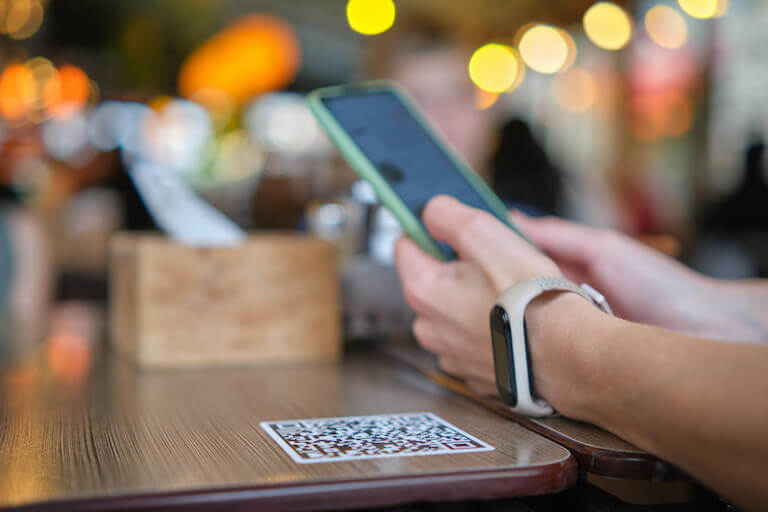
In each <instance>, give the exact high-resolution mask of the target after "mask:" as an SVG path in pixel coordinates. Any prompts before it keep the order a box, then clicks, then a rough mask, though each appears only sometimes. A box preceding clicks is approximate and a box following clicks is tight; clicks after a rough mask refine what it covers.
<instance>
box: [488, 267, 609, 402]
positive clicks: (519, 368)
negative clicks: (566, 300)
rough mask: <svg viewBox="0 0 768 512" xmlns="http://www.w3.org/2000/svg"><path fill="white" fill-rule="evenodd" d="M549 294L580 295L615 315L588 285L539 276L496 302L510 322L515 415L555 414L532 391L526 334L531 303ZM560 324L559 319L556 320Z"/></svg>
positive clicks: (559, 278) (505, 292)
mask: <svg viewBox="0 0 768 512" xmlns="http://www.w3.org/2000/svg"><path fill="white" fill-rule="evenodd" d="M548 291H566V292H573V293H577V294H578V295H580V296H582V297H583V298H585V299H586V300H588V301H590V302H591V303H593V304H594V305H595V306H597V307H598V308H600V309H601V310H602V311H604V312H606V313H608V314H613V313H612V311H611V308H610V306H609V305H608V303H607V301H606V300H605V297H603V296H602V295H601V294H600V293H599V292H598V291H597V290H595V289H594V288H592V287H591V286H589V285H587V284H582V285H581V286H578V285H576V284H575V283H573V282H571V281H568V280H567V279H564V278H562V277H537V278H533V279H526V280H523V281H519V282H517V283H515V284H514V285H512V286H510V287H509V288H507V289H506V290H505V291H504V292H503V293H502V294H501V295H500V296H499V298H498V300H497V301H496V305H497V306H500V307H502V308H504V310H505V311H506V312H507V316H508V319H509V328H510V330H511V333H510V334H511V338H512V357H513V360H514V378H515V382H516V386H515V387H516V394H517V404H516V405H515V406H514V407H512V409H513V410H514V411H515V412H518V413H520V414H525V415H527V416H550V415H552V414H555V410H554V409H553V408H552V406H551V405H549V403H547V401H546V400H544V399H542V398H538V397H534V396H533V394H532V392H531V381H532V378H531V373H530V369H529V368H528V357H527V353H528V350H527V343H528V341H527V339H526V332H525V310H526V309H527V308H528V304H529V303H530V302H531V301H532V300H533V299H535V298H536V297H538V296H539V295H541V294H542V293H545V292H548ZM553 320H554V321H558V320H557V319H553Z"/></svg>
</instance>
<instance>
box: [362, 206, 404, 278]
mask: <svg viewBox="0 0 768 512" xmlns="http://www.w3.org/2000/svg"><path fill="white" fill-rule="evenodd" d="M402 234H403V229H402V228H401V227H400V223H399V222H398V221H397V219H396V218H395V216H394V215H392V213H391V212H390V211H389V210H388V209H386V208H384V207H383V206H378V207H376V211H375V213H374V215H373V224H372V226H371V236H370V238H369V240H368V253H369V254H370V255H371V259H373V260H374V261H376V262H377V263H379V264H381V265H388V266H392V265H394V263H395V242H397V239H398V238H400V235H402Z"/></svg>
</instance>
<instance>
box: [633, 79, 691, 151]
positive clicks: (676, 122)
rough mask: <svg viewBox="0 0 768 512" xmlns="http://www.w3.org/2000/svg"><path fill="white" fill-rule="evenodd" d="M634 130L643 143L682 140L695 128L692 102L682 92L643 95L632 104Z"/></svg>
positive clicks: (635, 98) (637, 97)
mask: <svg viewBox="0 0 768 512" xmlns="http://www.w3.org/2000/svg"><path fill="white" fill-rule="evenodd" d="M629 113H630V129H631V130H632V133H633V134H634V135H635V137H637V138H638V139H639V140H643V141H647V142H651V141H655V140H658V139H660V138H662V137H681V136H683V135H685V134H686V133H688V132H689V131H690V130H691V127H692V126H693V120H694V115H693V106H692V105H691V100H690V99H689V98H688V97H687V96H686V95H685V94H683V93H682V92H680V91H675V90H673V91H669V92H665V93H657V94H640V95H637V96H635V97H634V98H632V100H630V103H629Z"/></svg>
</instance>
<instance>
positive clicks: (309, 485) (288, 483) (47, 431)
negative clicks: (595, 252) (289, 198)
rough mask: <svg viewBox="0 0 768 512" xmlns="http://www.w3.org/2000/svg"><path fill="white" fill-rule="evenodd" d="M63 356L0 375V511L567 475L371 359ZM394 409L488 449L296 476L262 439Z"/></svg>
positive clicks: (343, 497) (152, 506) (366, 497)
mask: <svg viewBox="0 0 768 512" xmlns="http://www.w3.org/2000/svg"><path fill="white" fill-rule="evenodd" d="M73 346H74V345H73ZM59 350H60V349H56V350H53V349H51V347H41V348H40V350H38V351H36V352H34V353H30V352H29V351H26V352H24V353H25V354H27V355H26V357H25V358H23V360H21V361H19V362H12V361H3V362H2V363H0V366H3V369H2V373H0V385H1V387H0V461H2V464H0V508H1V509H5V508H14V507H22V508H34V509H39V508H43V509H49V510H96V509H103V508H109V509H111V510H113V509H115V510H124V509H142V510H167V509H183V510H198V509H213V510H218V509H220V508H222V507H223V506H225V505H226V507H227V509H235V510H237V509H241V510H245V509H251V510H253V509H258V510H268V509H319V508H326V509H337V508H343V507H361V506H374V505H385V504H396V503H403V502H410V501H420V500H443V501H444V500H453V499H471V498H472V499H473V498H489V497H500V496H520V495H531V494H541V493H548V492H554V491H558V490H561V489H564V488H566V487H567V486H569V485H571V484H572V483H573V482H574V481H575V478H576V464H575V461H574V459H573V458H572V456H571V455H570V453H569V452H568V451H567V450H566V449H564V448H563V447H561V446H559V445H558V444H556V443H553V442H551V441H549V440H547V439H545V438H543V437H541V436H539V435H538V434H535V433H533V432H531V431H530V430H528V429H525V428H523V427H521V426H520V425H517V424H515V423H513V422H510V421H509V420H508V419H506V418H503V417H501V416H499V415H496V414H493V413H491V412H489V411H487V410H485V409H483V408H482V407H480V406H478V405H476V404H473V403H472V402H471V401H469V400H466V399H465V398H462V397H460V396H457V395H455V394H454V393H451V392H450V391H448V390H445V389H443V388H441V387H440V386H438V385H436V384H434V383H432V382H430V381H429V380H427V379H424V378H423V376H422V375H420V374H419V373H418V372H415V371H413V370H411V369H408V368H406V367H404V366H403V365H398V364H394V363H393V362H392V361H391V360H389V359H388V358H386V357H381V355H380V354H370V353H368V352H363V353H353V354H351V355H348V356H347V357H345V359H344V361H343V363H341V364H322V365H312V366H303V367H296V366H294V367H274V368H270V369H266V368H262V369H246V368H241V369H219V370H204V371H175V372H171V371H169V372H164V373H158V372H153V373H141V372H138V371H136V369H135V367H134V366H133V365H132V364H130V363H128V362H126V361H124V360H122V359H120V358H117V357H114V356H112V355H111V354H108V353H107V354H100V351H99V350H98V349H89V350H90V351H89V352H82V347H81V348H80V349H78V350H80V351H77V350H75V351H70V352H66V351H65V354H64V355H62V354H61V353H59V352H58V351H59ZM67 350H69V349H67ZM30 354H31V355H30ZM62 357H64V358H67V357H69V358H70V360H69V362H70V363H73V364H74V365H75V366H74V367H78V368H81V369H82V368H83V365H86V366H87V368H86V369H87V371H85V372H82V373H76V372H72V371H71V368H73V366H72V364H70V365H69V366H66V365H62V364H61V358H62ZM77 365H80V366H77ZM404 412H432V413H434V414H437V415H438V416H440V417H442V418H444V419H445V420H447V421H449V422H451V423H453V424H455V425H456V426H458V427H459V428H461V429H464V430H465V431H467V432H468V433H470V434H472V435H474V436H476V437H478V438H480V439H481V440H483V441H485V442H487V443H489V444H490V445H492V446H494V447H495V448H496V449H495V450H493V451H487V452H476V453H464V454H458V455H453V454H451V455H434V456H416V457H398V458H385V459H372V460H370V459H369V460H355V461H346V462H333V463H316V464H297V463H295V462H293V461H292V460H291V459H290V458H289V457H288V456H287V455H286V454H285V453H284V452H283V451H282V449H281V448H280V447H278V446H277V445H276V444H275V442H274V441H273V440H271V439H270V438H269V437H268V436H267V435H266V434H265V433H264V432H263V431H262V430H261V429H260V428H259V422H261V421H265V420H285V419H299V418H312V417H329V416H345V415H364V414H378V413H404Z"/></svg>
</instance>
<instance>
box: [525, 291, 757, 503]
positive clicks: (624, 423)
mask: <svg viewBox="0 0 768 512" xmlns="http://www.w3.org/2000/svg"><path fill="white" fill-rule="evenodd" d="M563 297H564V296H563ZM575 298H576V299H578V297H575ZM558 301H559V303H558ZM582 302H583V304H581V305H577V304H576V303H575V302H574V300H573V299H568V300H567V301H566V299H563V298H557V299H555V300H552V301H551V303H552V305H553V307H551V308H550V309H549V313H548V314H546V316H548V317H549V318H558V321H557V322H551V321H550V322H548V323H546V318H544V317H545V313H544V312H545V311H546V310H547V308H541V314H539V317H538V318H535V317H534V318H531V320H532V325H531V327H532V328H533V329H534V333H533V334H532V340H533V344H534V345H536V344H537V343H536V340H537V339H540V340H542V343H541V346H540V347H539V349H537V350H535V351H533V354H532V357H533V359H534V360H533V364H534V375H536V366H537V364H538V365H540V366H542V368H541V370H542V371H543V373H545V374H548V373H550V372H551V371H552V370H553V369H555V370H556V371H557V372H559V373H555V374H550V375H544V377H543V378H542V379H541V380H540V379H539V378H538V377H537V381H536V384H537V386H540V391H541V393H542V394H543V395H544V396H545V397H546V398H549V399H550V400H551V401H552V403H553V405H554V406H555V407H557V408H558V409H559V410H560V411H561V412H563V413H564V414H566V415H568V416H572V417H575V418H578V419H583V420H586V421H590V422H593V423H596V424H598V425H600V426H602V427H604V428H606V429H607V430H609V431H611V432H614V433H615V434H617V435H619V436H621V437H622V438H624V439H626V440H628V441H630V442H632V443H634V444H636V445H637V446H639V447H641V448H643V449H646V450H648V451H650V452H651V453H654V454H656V455H658V456H659V457H661V458H662V459H665V460H668V461H670V462H672V463H673V464H676V465H678V466H679V467H681V468H683V469H684V470H686V471H688V472H689V473H691V474H692V475H694V476H695V477H696V478H698V479H699V480H701V481H702V482H704V483H705V484H707V485H710V486H711V487H713V488H714V489H716V490H717V491H718V492H721V493H723V494H724V495H726V496H727V497H729V498H731V499H734V500H735V501H737V502H738V503H739V504H741V505H747V506H751V507H753V508H757V507H758V506H760V505H762V506H765V505H766V504H768V491H766V490H765V489H764V486H763V485H762V480H763V475H764V471H765V466H766V461H768V439H766V436H765V432H767V431H768V407H765V405H764V404H765V397H766V396H768V378H766V375H768V372H767V371H766V369H767V368H768V347H762V346H750V345H744V344H731V343H718V342H711V341H706V340H701V339H697V338H691V337H688V336H685V335H680V334H677V333H674V332H671V331H667V330H664V329H659V328H654V327H647V326H643V325H639V324H634V323H630V322H625V321H622V320H619V319H615V318H611V317H608V316H607V315H603V314H602V313H600V312H598V311H597V310H596V309H594V308H592V307H591V306H589V304H588V303H586V302H585V301H582ZM584 306H586V308H585V307H584ZM547 325H548V326H547ZM537 337H538V338H537ZM547 350H550V351H552V352H555V350H557V352H559V353H554V354H553V353H549V354H546V351H547ZM537 362H538V363H537ZM569 372H570V373H569Z"/></svg>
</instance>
